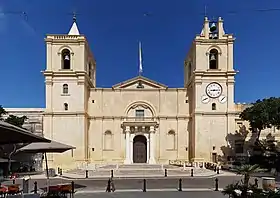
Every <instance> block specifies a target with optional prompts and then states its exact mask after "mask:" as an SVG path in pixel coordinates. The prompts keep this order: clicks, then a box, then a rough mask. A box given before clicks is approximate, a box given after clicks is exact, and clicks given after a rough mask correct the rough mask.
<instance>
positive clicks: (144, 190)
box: [143, 179, 147, 192]
mask: <svg viewBox="0 0 280 198" xmlns="http://www.w3.org/2000/svg"><path fill="white" fill-rule="evenodd" d="M146 191H147V185H146V179H144V180H143V192H146Z"/></svg>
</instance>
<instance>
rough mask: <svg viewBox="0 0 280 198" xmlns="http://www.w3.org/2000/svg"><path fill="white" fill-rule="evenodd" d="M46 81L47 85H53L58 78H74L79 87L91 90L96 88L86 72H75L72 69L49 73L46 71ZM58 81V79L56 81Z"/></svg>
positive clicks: (44, 72)
mask: <svg viewBox="0 0 280 198" xmlns="http://www.w3.org/2000/svg"><path fill="white" fill-rule="evenodd" d="M42 73H43V74H44V76H45V78H46V80H45V83H46V84H47V85H52V84H53V82H54V81H55V80H54V79H53V78H56V77H74V78H77V79H78V80H77V84H78V85H83V84H85V85H88V86H89V87H90V88H92V87H94V86H93V83H92V81H91V80H90V78H89V76H88V74H87V72H86V71H73V70H72V69H69V70H59V71H49V70H45V71H42ZM56 80H57V79H56Z"/></svg>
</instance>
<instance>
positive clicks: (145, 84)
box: [113, 76, 167, 89]
mask: <svg viewBox="0 0 280 198" xmlns="http://www.w3.org/2000/svg"><path fill="white" fill-rule="evenodd" d="M113 88H114V89H140V88H141V89H166V88H167V86H166V85H164V84H161V83H158V82H156V81H153V80H151V79H149V78H146V77H143V76H137V77H134V78H131V79H129V80H126V81H124V82H121V83H118V84H116V85H114V86H113Z"/></svg>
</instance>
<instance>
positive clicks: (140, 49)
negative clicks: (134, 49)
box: [138, 41, 143, 76]
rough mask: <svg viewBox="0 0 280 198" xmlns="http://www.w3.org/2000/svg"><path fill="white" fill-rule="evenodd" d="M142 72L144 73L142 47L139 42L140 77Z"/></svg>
mask: <svg viewBox="0 0 280 198" xmlns="http://www.w3.org/2000/svg"><path fill="white" fill-rule="evenodd" d="M142 72H143V63H142V45H141V42H140V41H139V70H138V75H139V76H141V74H142Z"/></svg>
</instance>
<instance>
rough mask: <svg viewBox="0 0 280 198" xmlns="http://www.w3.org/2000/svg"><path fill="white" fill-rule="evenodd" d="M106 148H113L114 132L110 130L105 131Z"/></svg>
mask: <svg viewBox="0 0 280 198" xmlns="http://www.w3.org/2000/svg"><path fill="white" fill-rule="evenodd" d="M104 150H113V134H112V132H111V131H110V130H107V131H105V133H104Z"/></svg>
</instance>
